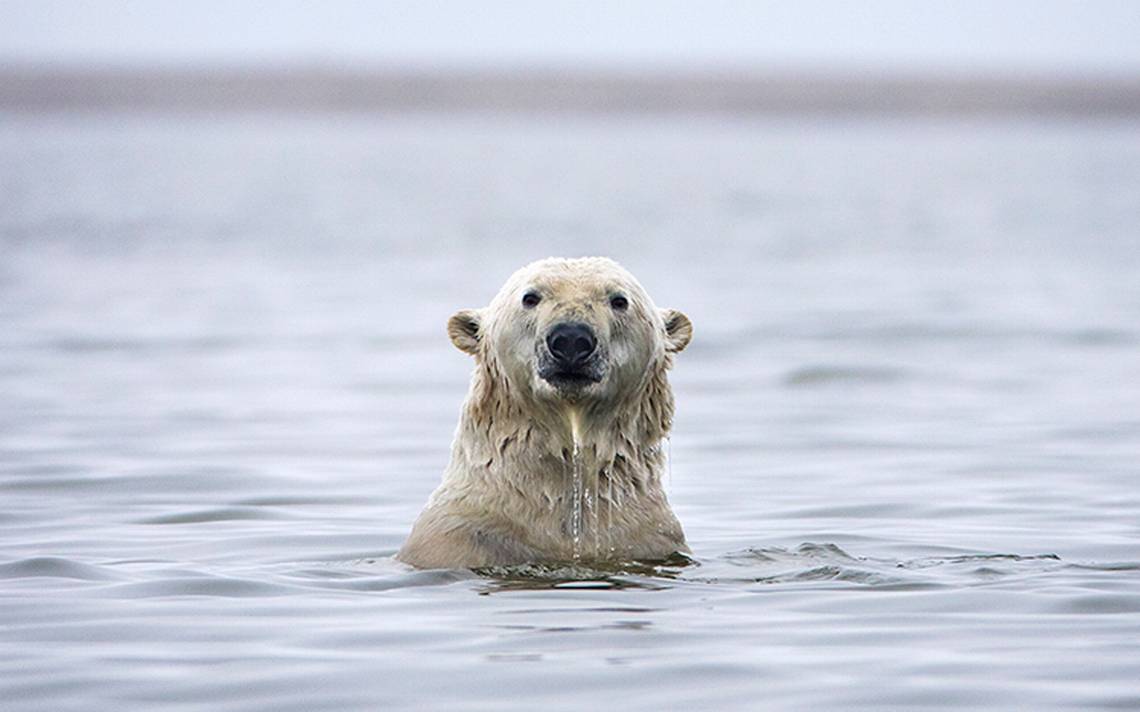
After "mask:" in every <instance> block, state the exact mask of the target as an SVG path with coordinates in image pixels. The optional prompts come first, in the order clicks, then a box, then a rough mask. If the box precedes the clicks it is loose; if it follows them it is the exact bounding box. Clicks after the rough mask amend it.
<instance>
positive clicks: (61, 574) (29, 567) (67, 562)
mask: <svg viewBox="0 0 1140 712" xmlns="http://www.w3.org/2000/svg"><path fill="white" fill-rule="evenodd" d="M22 578H60V579H75V580H79V581H115V580H119V579H121V578H122V577H121V576H119V575H118V574H116V573H114V572H112V571H110V570H108V569H106V568H104V567H101V566H93V565H91V564H84V563H81V562H79V561H72V560H71V559H64V558H60V557H55V556H37V557H34V558H30V559H21V560H19V561H10V562H8V563H6V564H0V579H22Z"/></svg>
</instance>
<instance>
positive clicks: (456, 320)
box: [447, 309, 482, 355]
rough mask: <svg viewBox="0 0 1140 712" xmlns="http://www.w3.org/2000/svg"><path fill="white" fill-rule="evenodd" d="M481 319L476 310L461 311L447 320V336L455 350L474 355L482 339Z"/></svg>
mask: <svg viewBox="0 0 1140 712" xmlns="http://www.w3.org/2000/svg"><path fill="white" fill-rule="evenodd" d="M481 322H482V317H481V316H480V315H479V311H478V310H477V309H462V310H460V311H457V312H455V314H453V315H452V317H451V318H450V319H448V320H447V335H448V336H450V337H451V343H453V344H455V348H457V349H459V350H460V351H462V352H464V353H469V354H471V355H474V354H475V352H476V351H478V350H479V339H480V338H481V337H482V334H481V333H480V332H481V330H482V323H481Z"/></svg>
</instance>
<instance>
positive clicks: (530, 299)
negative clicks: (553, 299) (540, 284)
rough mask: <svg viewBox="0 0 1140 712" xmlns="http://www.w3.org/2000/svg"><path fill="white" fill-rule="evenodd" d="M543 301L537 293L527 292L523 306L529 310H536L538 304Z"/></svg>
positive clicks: (523, 299)
mask: <svg viewBox="0 0 1140 712" xmlns="http://www.w3.org/2000/svg"><path fill="white" fill-rule="evenodd" d="M541 301H542V297H540V296H539V295H538V294H537V293H535V292H527V293H526V294H524V295H523V298H522V305H523V306H524V307H526V308H527V309H534V308H535V307H537V306H538V303H539V302H541Z"/></svg>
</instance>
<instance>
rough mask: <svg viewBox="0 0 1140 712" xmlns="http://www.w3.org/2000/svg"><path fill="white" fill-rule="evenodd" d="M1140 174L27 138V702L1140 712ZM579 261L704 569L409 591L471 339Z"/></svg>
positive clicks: (22, 267) (607, 135) (951, 134)
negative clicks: (685, 332)
mask: <svg viewBox="0 0 1140 712" xmlns="http://www.w3.org/2000/svg"><path fill="white" fill-rule="evenodd" d="M1138 137H1140V131H1137V127H1136V126H1134V125H1115V124H1109V123H1087V124H1080V123H1071V124H1032V123H1026V122H1012V121H1011V122H1006V123H1002V122H967V121H963V122H960V123H939V122H935V121H930V122H920V123H907V124H903V123H875V122H872V121H865V122H858V121H852V122H833V123H792V122H779V121H757V122H735V123H734V122H727V121H725V122H717V121H704V120H685V119H670V120H668V121H663V120H658V119H653V118H648V117H647V118H640V119H637V118H623V119H605V118H600V117H599V118H594V119H588V120H586V119H583V120H570V119H544V120H541V121H524V120H522V119H505V118H493V117H482V118H479V117H471V118H466V119H442V118H438V117H431V116H424V117H417V118H414V119H399V120H396V119H367V118H359V117H358V118H352V119H349V118H345V117H337V116H312V117H308V118H296V119H287V118H279V117H278V118H273V117H269V116H263V115H241V114H234V115H227V116H217V117H205V116H203V117H199V118H194V119H185V118H171V117H166V118H161V117H154V116H151V117H145V116H136V115H130V114H108V115H90V116H86V117H83V118H74V119H64V118H51V117H30V116H25V117H17V118H11V117H9V118H3V119H0V165H3V166H4V170H3V171H0V206H2V210H0V403H2V407H0V501H2V502H3V506H2V507H0V698H2V699H4V700H5V703H4V705H3V706H4V708H5V709H15V710H59V709H120V710H135V709H137V710H151V709H156V708H163V707H171V708H174V707H193V706H205V707H209V708H210V709H217V710H255V709H256V710H262V709H272V710H306V711H307V710H313V709H338V710H374V709H380V708H384V709H386V708H399V707H413V706H416V705H417V704H419V705H420V706H422V705H423V704H424V702H425V700H438V701H439V702H440V703H441V704H442V703H443V702H445V701H446V703H447V704H448V705H449V706H452V707H458V708H471V709H495V708H500V707H502V706H503V705H504V699H506V700H507V701H508V702H509V703H511V704H514V705H516V706H521V707H527V708H567V707H571V706H573V707H582V706H589V705H595V706H597V705H603V704H614V703H615V701H618V702H619V703H620V704H621V705H622V706H623V707H626V708H630V709H647V710H650V709H652V710H657V709H668V708H675V707H680V706H695V707H699V708H702V709H705V708H738V709H753V708H756V707H757V706H763V707H764V708H765V709H803V708H806V707H815V708H821V709H874V710H879V709H913V708H915V707H931V706H933V707H957V708H971V709H973V708H978V707H983V708H985V707H989V708H995V709H1011V708H1020V709H1066V708H1067V709H1093V708H1115V709H1131V708H1136V707H1140V685H1138V684H1137V683H1136V680H1140V663H1137V661H1138V660H1140V649H1138V647H1137V644H1136V640H1138V639H1140V526H1138V522H1140V516H1138V515H1140V494H1138V493H1137V490H1136V488H1135V482H1136V475H1137V471H1136V461H1137V460H1136V456H1137V453H1138V452H1140V418H1138V417H1137V413H1140V388H1138V386H1137V384H1138V383H1140V359H1138V358H1136V355H1137V354H1136V347H1137V344H1140V328H1138V326H1137V325H1138V324H1140V280H1137V279H1136V277H1135V275H1136V274H1137V269H1138V267H1140V249H1137V248H1138V247H1140V245H1138V237H1137V233H1136V225H1140V198H1138V197H1137V196H1140V139H1138ZM591 253H601V254H608V255H610V256H613V257H615V258H616V259H618V260H619V261H621V262H623V263H625V264H626V265H627V266H628V267H630V269H631V270H632V271H633V272H634V273H635V274H637V275H638V276H639V277H640V278H641V279H642V281H643V282H644V283H645V285H646V286H647V288H648V289H649V291H650V292H651V293H652V294H654V296H655V298H656V299H657V300H658V301H659V302H660V303H661V304H662V306H671V307H677V308H681V309H684V310H685V311H686V313H688V314H689V315H690V316H691V317H692V318H693V321H694V324H695V327H696V337H695V339H694V341H693V344H692V345H691V346H690V348H689V349H687V350H686V351H685V352H684V353H683V354H681V357H680V358H678V361H677V367H676V370H675V371H674V374H673V381H674V384H675V389H676V391H677V402H678V413H677V422H676V427H675V431H674V435H673V437H672V440H671V442H670V444H669V452H670V458H671V463H670V476H669V482H668V483H667V484H668V489H669V494H670V498H671V501H672V503H673V505H674V508H675V510H676V511H677V513H678V515H679V517H680V518H681V521H682V522H683V524H684V526H685V529H686V533H687V536H688V539H689V542H690V544H691V545H692V547H693V550H694V552H695V554H694V558H693V559H692V560H686V559H677V560H674V561H666V562H642V563H620V564H607V565H605V566H595V565H591V564H590V563H589V562H581V561H579V562H569V563H567V564H565V565H554V564H551V565H544V566H524V567H509V568H506V569H499V570H486V571H480V572H471V571H414V570H411V569H409V568H407V567H405V566H403V565H402V564H399V563H397V562H395V561H394V560H393V559H392V558H391V557H392V554H393V553H394V552H395V551H396V549H397V548H398V547H399V545H400V544H401V542H402V541H403V537H404V536H405V534H406V533H407V531H408V528H409V527H410V526H411V523H412V521H413V519H414V517H415V516H416V514H417V513H418V512H419V510H420V508H421V506H422V504H423V502H424V500H425V499H426V497H427V495H428V493H429V492H430V491H431V489H432V488H433V487H434V486H435V484H436V483H437V482H438V479H439V477H440V473H441V472H442V469H443V466H444V464H445V462H446V458H447V454H448V444H449V442H450V438H451V435H452V432H453V429H454V427H455V422H456V418H457V415H458V409H459V403H460V401H461V399H462V397H463V394H464V393H465V391H466V385H467V377H468V369H469V367H470V364H469V362H468V361H467V360H466V358H465V357H464V356H462V355H461V354H459V353H457V352H455V351H454V349H452V348H451V346H450V345H449V344H448V342H447V339H446V337H445V336H444V329H443V324H444V323H445V320H446V318H447V316H449V315H450V314H451V313H452V312H453V311H455V310H456V309H458V308H462V307H470V306H473V305H478V304H483V303H486V302H487V300H488V299H489V297H490V296H491V294H492V293H493V292H494V291H495V290H496V289H497V288H498V286H499V284H501V282H502V280H503V279H504V278H505V276H506V275H507V274H508V273H509V272H510V271H512V270H513V269H514V268H515V267H517V266H519V265H520V264H522V263H524V262H526V261H528V260H530V259H533V258H536V257H542V256H546V255H548V254H563V255H580V254H591Z"/></svg>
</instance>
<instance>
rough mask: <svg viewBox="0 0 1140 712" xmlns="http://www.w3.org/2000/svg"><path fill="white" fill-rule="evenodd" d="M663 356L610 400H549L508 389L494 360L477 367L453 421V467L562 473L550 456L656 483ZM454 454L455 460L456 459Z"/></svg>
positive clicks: (662, 424) (516, 477)
mask: <svg viewBox="0 0 1140 712" xmlns="http://www.w3.org/2000/svg"><path fill="white" fill-rule="evenodd" d="M669 365H670V363H669V361H668V359H667V357H666V358H664V359H662V360H661V361H660V362H658V363H655V364H653V366H652V367H651V368H649V369H648V370H647V373H646V377H645V379H644V381H643V382H642V383H641V384H640V386H639V387H638V388H636V389H634V390H633V391H632V394H631V396H629V397H627V398H626V399H624V400H622V401H619V402H616V403H608V402H607V403H603V402H597V401H584V402H580V403H574V402H569V401H567V402H553V403H552V402H549V401H539V400H536V399H533V398H528V397H527V396H524V395H522V394H518V393H512V392H510V389H509V386H508V385H507V381H506V379H504V378H502V377H501V375H500V374H499V373H498V372H497V369H496V368H495V364H494V363H493V362H491V363H487V364H484V365H483V367H482V368H480V369H478V370H477V371H476V373H475V376H474V378H473V380H472V384H471V392H470V393H469V395H468V399H467V402H466V403H465V405H464V409H463V416H462V419H461V422H460V426H459V428H460V434H461V437H459V438H457V439H456V448H455V452H454V453H453V466H454V465H459V466H461V467H464V468H465V469H468V470H486V471H487V474H490V475H495V474H502V473H504V472H505V473H506V474H507V475H509V478H508V479H510V480H512V481H514V483H515V484H518V483H519V481H520V480H536V479H537V480H542V479H547V478H549V477H551V476H552V475H553V476H554V477H555V478H556V479H562V477H561V476H562V475H564V474H565V473H564V472H559V470H564V469H565V467H558V466H557V463H559V462H561V463H564V465H566V466H571V465H572V466H573V467H575V468H578V469H582V468H585V469H586V470H588V471H591V472H602V475H603V476H604V477H613V478H617V479H622V478H624V479H627V480H629V482H628V483H627V484H630V485H633V486H636V487H643V486H653V485H656V476H657V475H658V474H659V470H660V468H661V466H662V465H663V458H662V456H661V446H662V442H663V441H664V440H665V438H667V437H668V435H669V430H670V428H671V427H672V421H673V393H672V391H671V390H670V388H669V383H668V378H667V376H666V371H667V370H668V367H669ZM455 460H458V461H459V462H455Z"/></svg>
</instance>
